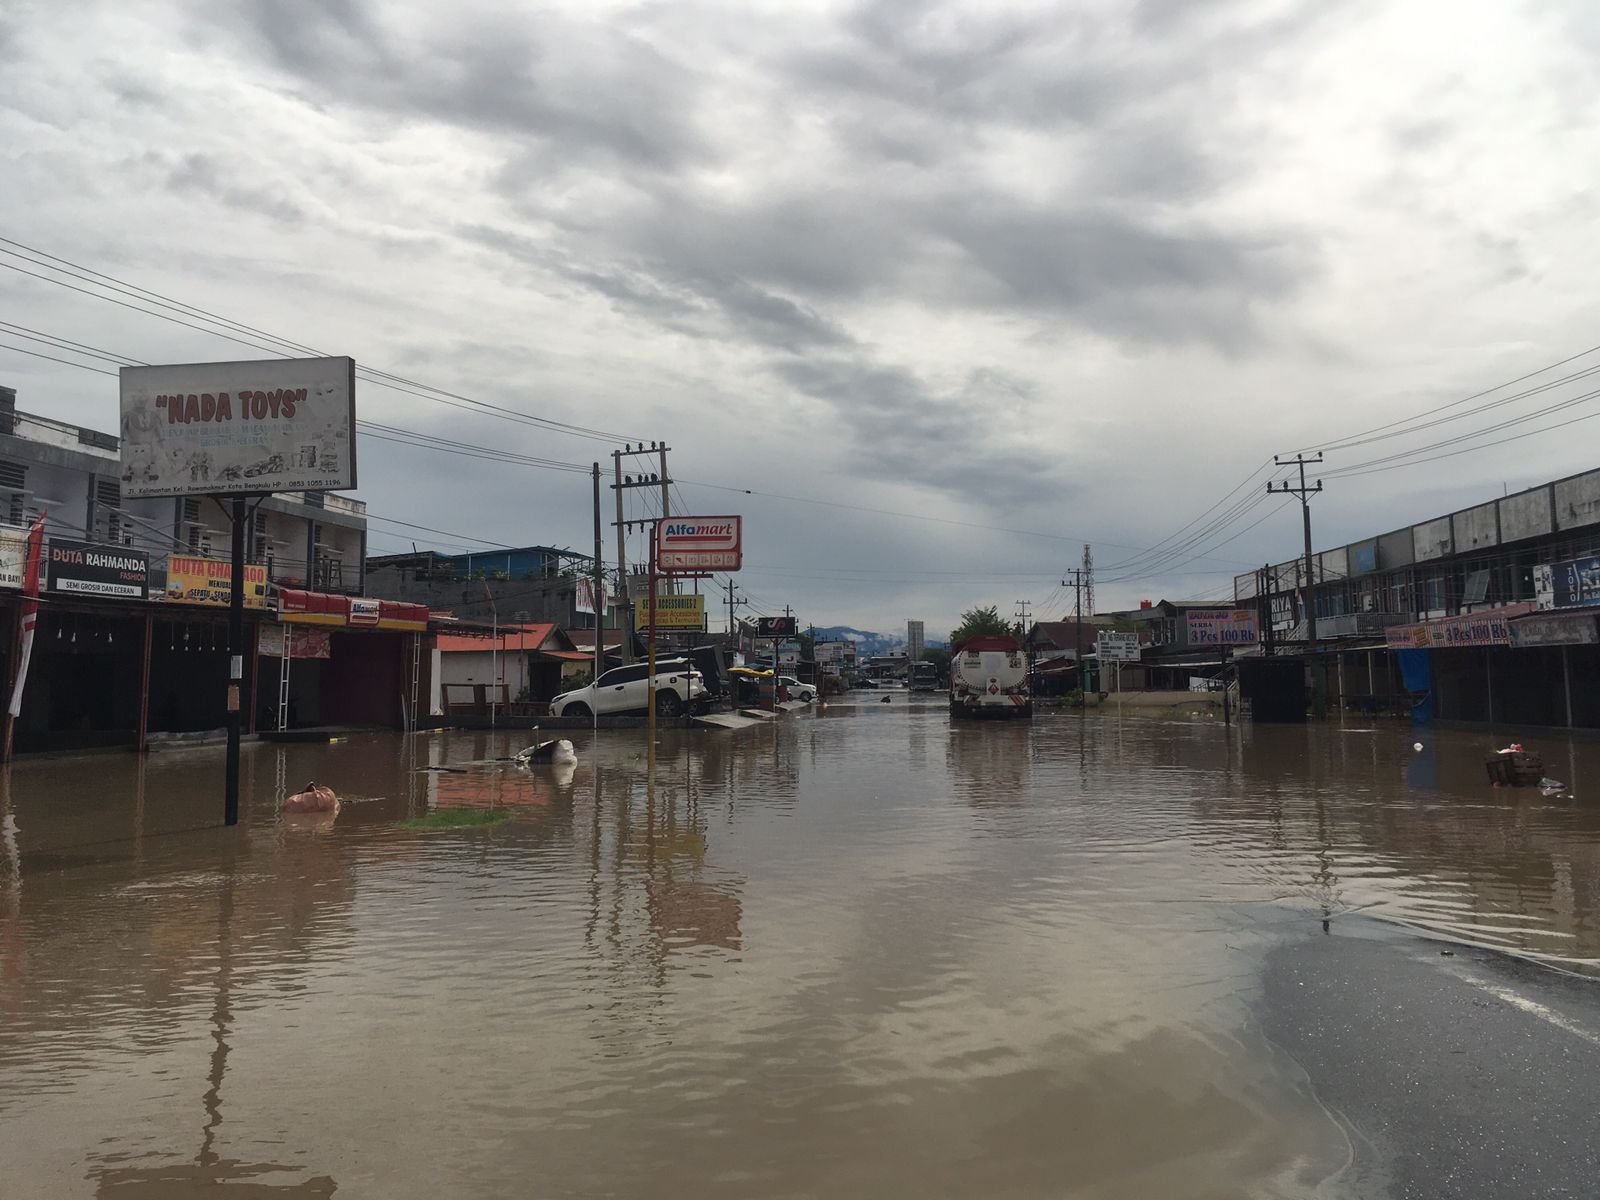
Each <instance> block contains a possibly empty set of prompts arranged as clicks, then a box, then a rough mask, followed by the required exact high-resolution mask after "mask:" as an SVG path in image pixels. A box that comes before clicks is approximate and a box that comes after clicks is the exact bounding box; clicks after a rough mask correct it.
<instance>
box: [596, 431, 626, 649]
mask: <svg viewBox="0 0 1600 1200" xmlns="http://www.w3.org/2000/svg"><path fill="white" fill-rule="evenodd" d="M622 455H623V451H621V450H613V451H612V452H611V471H612V476H613V482H612V484H611V487H612V490H613V491H615V492H616V493H617V521H616V525H617V628H618V629H619V630H621V631H622V638H621V643H622V661H623V662H624V663H631V662H632V661H633V613H632V611H631V610H630V607H629V604H628V546H627V536H628V527H627V526H626V525H625V524H623V521H622ZM596 678H598V676H596Z"/></svg>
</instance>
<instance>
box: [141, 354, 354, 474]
mask: <svg viewBox="0 0 1600 1200" xmlns="http://www.w3.org/2000/svg"><path fill="white" fill-rule="evenodd" d="M355 371H356V364H355V360H354V359H351V358H291V359H270V360H267V361H264V362H222V363H191V364H186V365H180V366H161V367H123V368H122V372H121V376H122V494H123V496H124V497H128V498H136V497H139V496H209V495H217V494H219V493H226V492H300V491H308V490H309V491H336V490H340V489H347V488H353V487H355V486H356V428H355V426H356V410H355Z"/></svg>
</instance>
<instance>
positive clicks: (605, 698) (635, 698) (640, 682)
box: [550, 658, 708, 718]
mask: <svg viewBox="0 0 1600 1200" xmlns="http://www.w3.org/2000/svg"><path fill="white" fill-rule="evenodd" d="M649 673H650V667H649V664H647V663H633V664H632V665H631V666H626V667H613V668H612V669H611V670H609V671H607V672H606V673H605V674H604V675H602V676H600V678H599V679H597V680H595V682H593V683H591V684H590V685H589V686H588V687H581V688H578V689H576V690H575V691H570V692H562V693H561V695H559V696H557V697H556V698H555V699H554V700H552V701H550V715H551V716H552V717H579V718H582V717H589V716H593V715H594V714H595V713H599V714H600V715H601V716H612V715H614V714H617V713H631V712H641V713H642V712H646V711H647V710H648V708H649V703H650V702H649V699H648V696H647V691H648V688H649V679H648V676H649ZM707 707H708V701H707V698H706V688H705V683H704V682H703V681H702V680H701V677H700V672H699V671H697V670H695V669H694V666H693V664H691V663H690V662H689V660H688V659H683V658H673V659H667V660H666V661H664V662H657V663H656V712H657V714H659V715H660V716H663V717H676V716H678V715H680V714H682V713H683V712H685V711H688V712H704V711H705V710H706V708H707Z"/></svg>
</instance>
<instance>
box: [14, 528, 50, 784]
mask: <svg viewBox="0 0 1600 1200" xmlns="http://www.w3.org/2000/svg"><path fill="white" fill-rule="evenodd" d="M43 557H44V517H43V516H42V515H41V516H40V517H39V519H38V520H37V521H35V522H34V523H33V528H32V529H30V530H28V552H27V565H26V566H25V567H24V568H23V577H22V609H21V611H20V612H19V614H18V617H19V619H20V620H21V622H22V654H21V657H19V658H18V660H17V682H16V686H15V687H13V688H12V689H11V707H10V708H8V709H7V710H6V711H7V712H8V713H9V714H10V715H11V718H12V719H13V720H15V719H16V718H17V717H19V716H21V715H22V690H23V689H24V688H25V687H27V685H28V661H29V660H30V659H31V658H32V657H33V631H34V627H35V626H36V625H37V624H38V623H39V562H40V559H42V558H43ZM6 736H7V743H8V744H7V745H6V758H7V759H8V760H9V759H10V757H11V746H10V744H9V742H10V730H9V729H8V730H7V735H6Z"/></svg>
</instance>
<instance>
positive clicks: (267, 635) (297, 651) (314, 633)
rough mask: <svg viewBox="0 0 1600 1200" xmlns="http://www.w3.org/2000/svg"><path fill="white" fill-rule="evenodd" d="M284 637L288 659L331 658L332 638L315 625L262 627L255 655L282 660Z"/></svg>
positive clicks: (324, 630)
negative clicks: (287, 642) (287, 646)
mask: <svg viewBox="0 0 1600 1200" xmlns="http://www.w3.org/2000/svg"><path fill="white" fill-rule="evenodd" d="M285 637H287V638H288V639H289V657H290V658H332V657H333V636H332V635H331V634H330V633H329V632H328V631H327V630H326V629H323V628H322V627H320V626H317V625H262V626H261V634H260V637H259V638H258V640H257V641H256V653H257V654H258V655H260V656H261V657H262V658H282V657H283V639H284V638H285Z"/></svg>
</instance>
